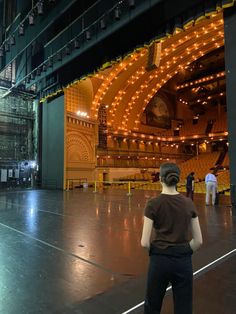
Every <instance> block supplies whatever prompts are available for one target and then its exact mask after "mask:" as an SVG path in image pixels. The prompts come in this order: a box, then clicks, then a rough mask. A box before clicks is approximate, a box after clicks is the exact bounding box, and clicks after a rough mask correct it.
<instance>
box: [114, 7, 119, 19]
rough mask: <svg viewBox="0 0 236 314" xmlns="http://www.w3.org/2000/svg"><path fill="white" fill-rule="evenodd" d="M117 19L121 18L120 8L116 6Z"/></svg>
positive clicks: (115, 14)
mask: <svg viewBox="0 0 236 314" xmlns="http://www.w3.org/2000/svg"><path fill="white" fill-rule="evenodd" d="M114 16H115V19H116V20H119V19H120V8H119V7H116V8H115V13H114Z"/></svg>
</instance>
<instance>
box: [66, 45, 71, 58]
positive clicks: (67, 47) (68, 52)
mask: <svg viewBox="0 0 236 314" xmlns="http://www.w3.org/2000/svg"><path fill="white" fill-rule="evenodd" d="M65 52H66V55H67V56H69V54H70V47H69V46H66V49H65Z"/></svg>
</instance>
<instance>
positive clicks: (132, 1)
mask: <svg viewBox="0 0 236 314" xmlns="http://www.w3.org/2000/svg"><path fill="white" fill-rule="evenodd" d="M128 3H129V7H130V8H131V9H133V8H134V7H135V0H129V1H128Z"/></svg>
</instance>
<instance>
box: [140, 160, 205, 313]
mask: <svg viewBox="0 0 236 314" xmlns="http://www.w3.org/2000/svg"><path fill="white" fill-rule="evenodd" d="M179 177H180V170H179V168H178V167H177V165H176V164H173V163H165V164H162V165H161V167H160V182H161V185H162V192H161V194H160V195H159V196H157V197H154V198H152V199H150V200H149V201H148V202H147V204H146V207H145V213H144V223H143V232H142V238H141V245H142V246H143V247H145V248H147V249H148V250H149V256H150V263H149V269H148V276H147V288H146V297H145V303H144V313H145V314H160V313H161V307H162V301H163V298H164V295H165V292H166V288H167V286H168V284H169V283H170V284H171V285H172V290H173V299H174V313H175V314H192V282H193V271H192V260H191V255H192V253H193V252H194V251H196V250H197V249H198V248H199V247H200V245H201V244H202V234H201V229H200V225H199V220H198V214H197V210H196V207H195V205H194V203H193V201H192V200H191V199H190V198H187V197H186V196H184V195H182V194H180V193H178V192H177V190H176V184H177V183H178V181H179ZM153 229H154V237H153V240H152V241H151V234H152V230H153ZM189 229H190V231H191V234H192V240H191V241H189V238H188V231H189Z"/></svg>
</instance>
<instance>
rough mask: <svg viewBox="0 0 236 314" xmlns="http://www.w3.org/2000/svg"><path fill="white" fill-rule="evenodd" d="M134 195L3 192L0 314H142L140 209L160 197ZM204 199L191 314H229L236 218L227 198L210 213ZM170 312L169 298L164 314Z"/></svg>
mask: <svg viewBox="0 0 236 314" xmlns="http://www.w3.org/2000/svg"><path fill="white" fill-rule="evenodd" d="M132 194H133V195H132V196H127V195H126V191H125V190H109V189H107V190H104V191H99V192H98V193H93V191H92V189H90V188H88V189H76V190H73V191H68V192H66V191H48V190H25V191H1V192H0V237H1V242H0V263H1V267H0V276H1V277H0V278H1V280H0V289H1V290H0V291H1V294H0V313H3V314H26V313H29V314H36V313H43V314H46V313H49V314H50V313H66V314H67V313H68V314H70V313H72V314H73V313H78V314H116V313H117V314H122V313H133V314H134V313H142V302H143V299H144V292H145V280H146V271H147V266H148V255H147V252H146V251H145V250H144V249H143V248H142V247H141V246H140V237H141V230H142V217H143V208H144V206H145V203H146V200H147V199H148V198H149V197H152V196H154V195H156V194H158V193H156V192H155V191H150V192H149V191H138V190H132ZM204 198H205V195H200V194H196V195H195V203H196V206H197V209H198V211H199V218H200V224H201V228H202V233H203V240H204V244H203V246H202V248H201V249H200V250H199V251H198V252H197V253H195V254H194V255H193V266H194V272H195V273H196V272H197V273H196V275H195V277H194V278H195V280H194V314H203V313H204V314H208V313H209V314H234V313H236V311H235V309H236V297H235V295H236V285H235V282H236V267H235V265H236V212H234V210H233V209H232V208H231V206H230V200H229V197H228V196H223V195H222V196H221V198H220V205H218V206H215V207H213V206H207V207H206V206H205V202H204ZM227 253H229V254H228V255H227V256H225V257H224V255H225V254H227ZM217 259H219V260H217ZM210 263H212V264H211V265H209V264H210ZM138 304H140V305H139V306H137V307H136V308H135V309H133V310H131V308H133V307H135V306H136V305H138ZM172 312H173V311H172V299H171V293H168V295H167V296H166V297H165V301H164V305H163V314H167V313H172Z"/></svg>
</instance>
